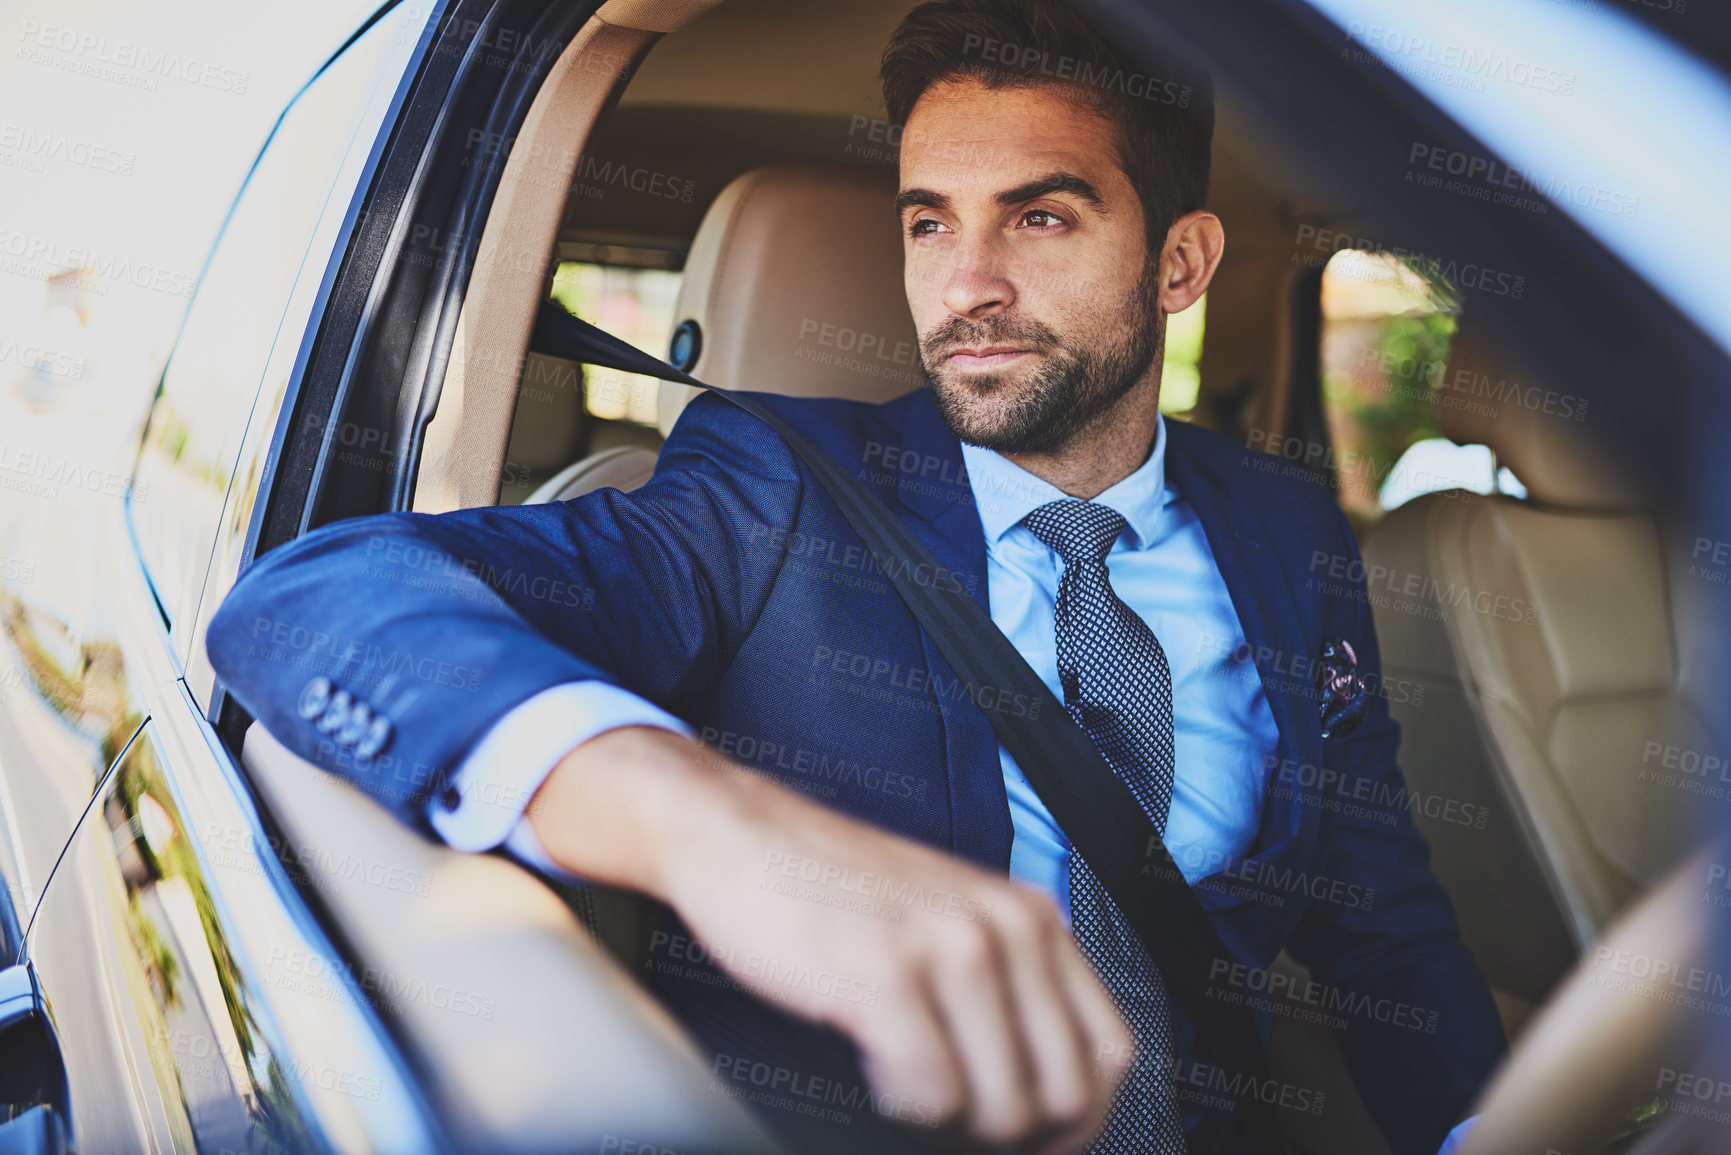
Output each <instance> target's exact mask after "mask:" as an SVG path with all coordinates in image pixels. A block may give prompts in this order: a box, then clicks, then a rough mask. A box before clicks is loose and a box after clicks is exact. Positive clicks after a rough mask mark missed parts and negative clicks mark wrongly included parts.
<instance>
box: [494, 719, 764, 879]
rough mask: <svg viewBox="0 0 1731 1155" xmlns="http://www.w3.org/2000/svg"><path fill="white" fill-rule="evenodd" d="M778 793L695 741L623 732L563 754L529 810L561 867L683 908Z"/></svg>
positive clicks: (643, 730)
mask: <svg viewBox="0 0 1731 1155" xmlns="http://www.w3.org/2000/svg"><path fill="white" fill-rule="evenodd" d="M759 787H764V788H768V789H767V791H766V790H761V789H759ZM777 793H779V791H775V790H774V789H773V787H772V786H771V784H770V783H768V782H763V781H761V780H759V779H757V778H756V777H755V776H754V775H752V774H750V773H749V772H746V771H743V770H740V769H737V768H732V767H729V766H728V764H727V763H726V762H725V760H724V759H722V758H720V757H719V756H717V755H715V754H713V753H711V752H709V751H707V750H706V749H704V747H703V746H702V745H701V744H700V743H698V742H696V741H695V740H693V739H691V738H687V737H685V736H683V735H680V734H675V733H672V732H670V731H667V730H663V729H659V728H656V727H652V726H624V727H620V728H618V729H614V730H609V731H607V732H605V733H603V734H599V735H596V736H595V737H594V738H591V739H589V740H588V741H587V742H584V743H582V744H581V745H579V746H577V747H576V748H574V749H573V750H571V751H570V752H569V753H567V754H566V755H565V756H564V757H563V758H561V759H560V760H559V763H558V765H556V766H555V767H554V769H553V772H552V773H551V774H549V775H548V776H547V780H546V781H545V782H544V783H543V784H542V786H541V789H540V790H539V791H537V792H536V794H535V797H534V798H533V799H532V800H531V802H530V803H529V807H528V811H527V814H528V817H529V821H530V825H531V826H532V827H533V829H534V832H535V836H536V837H537V838H538V839H539V840H540V842H541V845H542V846H543V847H545V848H546V851H547V853H548V855H549V856H550V857H551V858H552V859H553V860H554V861H555V862H556V863H558V864H559V865H560V866H561V867H563V868H565V869H566V870H570V871H572V872H573V873H576V874H581V875H583V876H585V877H587V878H591V879H594V880H595V881H597V882H603V883H607V884H609V885H613V886H622V887H627V888H629V889H632V890H638V891H641V892H643V893H645V894H648V895H650V896H651V897H653V898H656V899H659V900H661V901H663V902H668V903H673V904H675V905H677V902H678V900H679V897H680V896H681V895H682V894H684V893H685V892H686V891H687V890H688V887H689V884H690V882H691V880H692V879H693V878H694V877H697V876H698V875H699V874H700V873H701V872H703V871H704V870H705V869H706V867H708V866H711V865H712V864H713V863H714V862H715V861H716V859H717V857H718V856H721V855H725V853H726V850H727V848H729V847H730V846H732V845H735V844H736V843H737V841H738V838H739V834H740V831H741V829H742V828H743V827H744V826H746V825H749V824H754V823H755V822H756V821H758V820H761V818H762V817H763V815H762V814H761V813H756V814H754V811H762V810H763V809H771V810H773V809H775V808H776V807H775V803H774V801H772V798H771V796H773V795H774V794H777Z"/></svg>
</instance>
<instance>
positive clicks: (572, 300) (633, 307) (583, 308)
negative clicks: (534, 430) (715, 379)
mask: <svg viewBox="0 0 1731 1155" xmlns="http://www.w3.org/2000/svg"><path fill="white" fill-rule="evenodd" d="M679 281H680V274H679V273H677V272H674V271H672V270H670V269H639V268H630V267H627V266H622V265H596V264H588V263H586V262H582V261H564V262H562V263H561V264H560V265H559V268H558V270H557V271H556V272H555V273H554V274H553V299H554V300H555V301H558V302H559V303H560V304H561V305H563V306H565V308H566V309H568V310H569V311H570V312H571V313H573V314H575V315H576V316H579V317H582V318H583V319H584V320H585V321H588V322H589V323H590V324H591V325H594V326H595V327H596V328H598V329H603V330H605V331H606V332H608V333H611V334H612V335H613V336H615V337H618V338H620V339H621V340H624V341H629V342H631V343H632V344H633V345H635V346H637V347H638V348H639V349H642V350H643V351H644V352H646V353H653V354H654V355H655V356H657V357H664V356H666V354H667V342H668V340H669V339H670V338H671V337H672V336H673V303H674V300H675V299H676V298H677V297H678V296H679ZM583 376H584V380H583V407H584V409H585V410H586V411H587V412H588V413H589V414H590V416H593V417H603V418H608V419H611V420H625V421H636V422H639V423H641V424H644V425H654V424H655V403H656V398H657V396H658V394H659V393H660V389H661V382H660V381H657V380H656V379H655V378H653V377H645V376H643V375H642V374H641V373H622V372H620V371H619V370H617V369H608V368H606V367H604V366H600V365H586V366H584V369H583Z"/></svg>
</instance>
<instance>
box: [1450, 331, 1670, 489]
mask: <svg viewBox="0 0 1731 1155" xmlns="http://www.w3.org/2000/svg"><path fill="white" fill-rule="evenodd" d="M1435 397H1436V403H1437V422H1438V424H1439V425H1440V427H1441V429H1442V432H1443V434H1444V435H1445V436H1446V437H1448V438H1449V439H1450V440H1451V441H1454V442H1456V443H1457V444H1460V445H1488V446H1490V447H1491V449H1492V450H1494V451H1495V452H1496V455H1497V460H1498V462H1499V463H1500V464H1502V465H1506V466H1508V467H1509V469H1510V470H1512V471H1513V472H1514V475H1515V476H1516V477H1517V478H1519V479H1520V482H1521V484H1522V485H1524V486H1525V487H1526V490H1527V496H1528V497H1529V498H1530V499H1532V500H1534V501H1538V502H1542V503H1544V504H1546V505H1555V506H1562V507H1566V508H1571V509H1583V510H1598V511H1606V512H1610V511H1628V510H1636V509H1645V508H1648V507H1650V506H1651V504H1652V501H1653V494H1652V493H1651V491H1650V489H1649V488H1648V487H1647V486H1646V485H1644V484H1641V483H1640V482H1639V480H1638V479H1636V478H1635V477H1633V476H1631V475H1630V473H1629V471H1628V470H1626V469H1623V468H1620V467H1619V466H1618V464H1617V462H1616V460H1615V458H1614V456H1613V454H1612V452H1611V449H1613V448H1614V443H1613V442H1612V441H1611V440H1610V439H1607V438H1606V437H1605V436H1604V431H1603V430H1602V429H1600V428H1598V427H1597V426H1595V425H1594V423H1593V416H1594V413H1593V409H1592V406H1591V404H1590V402H1589V400H1588V398H1586V397H1584V396H1582V395H1581V393H1580V392H1579V391H1575V390H1571V389H1568V388H1567V387H1565V386H1564V385H1562V384H1559V383H1557V382H1553V381H1551V380H1550V379H1549V378H1548V377H1546V376H1545V375H1544V374H1543V373H1542V371H1540V370H1535V369H1534V368H1533V367H1532V364H1531V361H1530V359H1528V358H1524V357H1519V356H1516V355H1515V354H1514V353H1512V352H1510V351H1508V350H1505V349H1501V348H1498V347H1495V346H1493V345H1492V344H1491V343H1490V342H1489V340H1488V339H1487V338H1486V337H1485V335H1484V333H1483V331H1482V329H1479V328H1475V327H1474V326H1472V325H1469V324H1463V325H1462V326H1461V328H1460V331H1459V332H1457V333H1456V334H1455V338H1454V341H1453V344H1452V347H1451V348H1450V350H1449V358H1448V365H1447V366H1446V367H1445V369H1444V370H1443V374H1442V377H1441V379H1440V380H1439V381H1438V382H1437V384H1436V390H1435Z"/></svg>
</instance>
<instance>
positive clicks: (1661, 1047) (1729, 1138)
mask: <svg viewBox="0 0 1731 1155" xmlns="http://www.w3.org/2000/svg"><path fill="white" fill-rule="evenodd" d="M1723 849H1724V848H1723V847H1721V851H1720V853H1719V854H1717V855H1712V854H1701V855H1698V856H1696V857H1695V858H1694V859H1693V860H1691V861H1689V862H1688V863H1686V864H1685V865H1683V866H1681V867H1679V868H1678V869H1676V870H1675V871H1674V872H1673V873H1672V875H1671V877H1670V878H1669V879H1667V880H1665V882H1664V884H1663V885H1662V886H1660V887H1658V888H1656V889H1655V890H1654V892H1653V893H1652V894H1651V895H1649V896H1648V897H1647V898H1645V899H1644V900H1642V901H1641V902H1640V903H1639V904H1638V905H1637V906H1636V907H1635V908H1634V909H1632V910H1631V911H1630V912H1629V913H1628V914H1627V915H1626V916H1624V917H1621V918H1620V919H1619V920H1618V921H1617V923H1616V925H1615V926H1613V927H1611V928H1610V929H1609V930H1608V932H1607V933H1606V935H1605V937H1604V940H1603V941H1602V942H1601V943H1600V944H1599V945H1598V946H1596V947H1595V948H1594V949H1593V951H1592V953H1591V954H1590V955H1589V956H1588V957H1587V958H1586V959H1583V960H1582V962H1581V964H1580V965H1579V966H1578V967H1577V968H1575V971H1574V973H1573V974H1572V975H1570V976H1569V980H1568V982H1567V983H1566V984H1565V985H1564V987H1563V988H1562V989H1561V990H1560V991H1559V992H1558V994H1557V997H1556V998H1555V1000H1553V1002H1552V1003H1551V1004H1550V1005H1549V1006H1547V1007H1546V1008H1545V1010H1544V1012H1543V1014H1542V1015H1541V1016H1540V1017H1539V1018H1538V1019H1537V1021H1536V1022H1535V1023H1534V1024H1533V1027H1532V1029H1531V1030H1529V1031H1528V1032H1527V1034H1526V1036H1525V1037H1524V1038H1523V1039H1522V1040H1521V1043H1520V1045H1519V1046H1517V1047H1516V1048H1515V1049H1514V1052H1513V1054H1512V1055H1511V1056H1510V1059H1509V1063H1508V1065H1507V1066H1506V1067H1505V1068H1504V1069H1503V1070H1502V1072H1501V1073H1500V1074H1499V1075H1498V1076H1497V1079H1496V1081H1495V1082H1494V1083H1493V1084H1492V1086H1491V1088H1490V1091H1489V1093H1488V1094H1486V1095H1485V1097H1484V1099H1483V1100H1482V1101H1481V1102H1480V1103H1479V1104H1478V1106H1477V1107H1476V1108H1475V1109H1474V1110H1475V1113H1476V1114H1478V1115H1479V1121H1478V1123H1477V1124H1476V1125H1475V1126H1474V1128H1473V1130H1472V1132H1471V1134H1470V1135H1469V1136H1468V1138H1467V1140H1466V1142H1465V1144H1464V1145H1463V1146H1462V1148H1461V1155H1503V1153H1505V1152H1533V1153H1534V1155H1540V1153H1542V1152H1546V1151H1556V1152H1563V1151H1582V1152H1585V1151H1610V1150H1618V1151H1628V1152H1631V1153H1632V1155H1634V1153H1638V1155H1696V1153H1703V1152H1708V1151H1714V1152H1718V1151H1725V1150H1728V1149H1731V1126H1728V1125H1727V1123H1726V1121H1725V1119H1726V1116H1725V1114H1724V1112H1723V1109H1722V1108H1721V1107H1715V1106H1713V1104H1714V1103H1719V1102H1721V1101H1722V1099H1720V1098H1709V1096H1716V1095H1722V1091H1721V1089H1722V1088H1723V1087H1725V1086H1727V1085H1731V1084H1728V1083H1727V1082H1725V1080H1727V1078H1728V1077H1731V1071H1727V1069H1726V1055H1725V1053H1724V1049H1723V1047H1724V1042H1725V1039H1724V1034H1723V1031H1722V1030H1721V1029H1720V1028H1719V1027H1718V1025H1717V1024H1719V1023H1722V1022H1723V1020H1722V1019H1720V1018H1719V1017H1718V1015H1717V1014H1716V1013H1714V1012H1713V1011H1711V1010H1706V1009H1703V1008H1702V1006H1701V1005H1699V1004H1701V1003H1705V1004H1707V1005H1708V1006H1718V1005H1722V1003H1723V999H1722V997H1721V996H1716V995H1713V994H1700V993H1697V994H1692V995H1685V996H1684V997H1681V998H1664V997H1655V994H1654V992H1655V989H1657V990H1659V991H1663V990H1664V989H1665V982H1666V980H1665V978H1664V975H1663V973H1662V974H1661V975H1660V976H1659V977H1656V978H1651V979H1650V980H1649V981H1642V980H1641V979H1640V978H1637V977H1635V976H1637V975H1643V974H1645V975H1651V974H1652V971H1651V968H1652V967H1653V966H1654V965H1655V964H1659V965H1665V966H1668V967H1670V968H1673V970H1672V971H1671V972H1670V973H1673V974H1675V975H1678V976H1683V977H1685V978H1686V977H1687V976H1690V975H1695V976H1719V975H1723V974H1725V970H1726V966H1727V960H1726V958H1725V943H1726V942H1727V941H1731V936H1728V935H1727V931H1728V930H1731V927H1727V925H1726V923H1727V919H1726V911H1725V909H1724V908H1723V907H1720V906H1719V905H1717V903H1714V902H1709V901H1704V899H1707V898H1710V897H1713V896H1712V895H1711V894H1710V893H1708V892H1707V891H1706V890H1705V887H1706V886H1707V885H1709V884H1710V882H1711V880H1712V879H1713V877H1714V876H1713V875H1712V874H1710V873H1709V870H1710V868H1711V865H1712V864H1713V863H1715V862H1719V863H1722V862H1723V861H1724V854H1723ZM1674 989H1675V991H1676V993H1677V994H1679V995H1684V992H1685V990H1689V991H1694V992H1700V991H1702V990H1703V987H1702V986H1701V982H1700V980H1699V979H1697V981H1695V982H1694V983H1693V985H1690V986H1685V985H1681V984H1680V985H1678V986H1677V987H1675V988H1674ZM1715 1043H1717V1044H1718V1046H1719V1052H1718V1053H1717V1054H1716V1055H1715V1054H1714V1053H1713V1046H1714V1044H1715ZM1679 1076H1681V1078H1680V1077H1679ZM1685 1079H1686V1080H1688V1082H1687V1083H1684V1082H1683V1080H1685ZM1703 1091H1704V1092H1705V1094H1702V1092H1703ZM1655 1092H1658V1096H1659V1098H1661V1099H1662V1100H1665V1104H1664V1105H1665V1107H1666V1108H1667V1110H1668V1112H1669V1114H1670V1117H1669V1118H1668V1119H1664V1120H1662V1121H1661V1123H1660V1126H1659V1127H1658V1128H1656V1129H1655V1131H1654V1133H1652V1134H1649V1135H1648V1136H1646V1137H1644V1138H1643V1139H1642V1140H1641V1141H1640V1142H1638V1143H1636V1144H1634V1145H1628V1144H1624V1143H1618V1144H1611V1143H1610V1142H1609V1140H1611V1139H1612V1138H1613V1137H1614V1136H1617V1135H1619V1134H1621V1133H1622V1132H1624V1131H1626V1130H1627V1129H1628V1118H1629V1113H1630V1112H1631V1111H1632V1110H1633V1109H1634V1108H1636V1107H1639V1106H1643V1105H1647V1104H1650V1103H1651V1102H1652V1100H1653V1098H1654V1097H1655ZM1697 1096H1699V1098H1697ZM1702 1108H1707V1109H1705V1110H1703V1109H1702ZM1692 1109H1693V1110H1692ZM1685 1121H1687V1126H1686V1127H1685V1128H1684V1129H1683V1131H1684V1132H1686V1133H1680V1132H1679V1130H1678V1129H1677V1126H1676V1125H1677V1124H1681V1123H1684V1122H1685Z"/></svg>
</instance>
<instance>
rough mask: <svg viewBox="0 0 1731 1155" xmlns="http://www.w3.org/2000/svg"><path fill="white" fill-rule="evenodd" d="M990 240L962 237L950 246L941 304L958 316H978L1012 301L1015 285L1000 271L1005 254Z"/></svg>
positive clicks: (1013, 300) (1014, 298)
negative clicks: (949, 259) (959, 241)
mask: <svg viewBox="0 0 1731 1155" xmlns="http://www.w3.org/2000/svg"><path fill="white" fill-rule="evenodd" d="M992 240H993V238H991V237H989V236H987V237H980V238H978V239H975V240H971V241H970V240H964V241H962V243H960V244H958V245H957V246H956V247H955V248H954V249H953V250H951V255H952V262H951V264H950V265H949V267H948V268H947V269H946V270H945V271H944V273H945V280H944V294H943V297H944V306H945V307H946V308H948V309H949V310H950V312H952V313H955V314H956V315H957V316H960V317H981V316H984V315H986V314H987V313H995V312H1001V311H1003V310H1005V309H1008V308H1009V307H1010V306H1011V305H1012V304H1014V303H1015V300H1016V290H1015V286H1014V285H1012V284H1011V283H1010V280H1009V278H1008V277H1006V276H1005V275H1004V272H1003V256H1004V254H1003V253H1001V252H1000V251H998V247H997V246H996V245H995V244H993V243H992Z"/></svg>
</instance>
